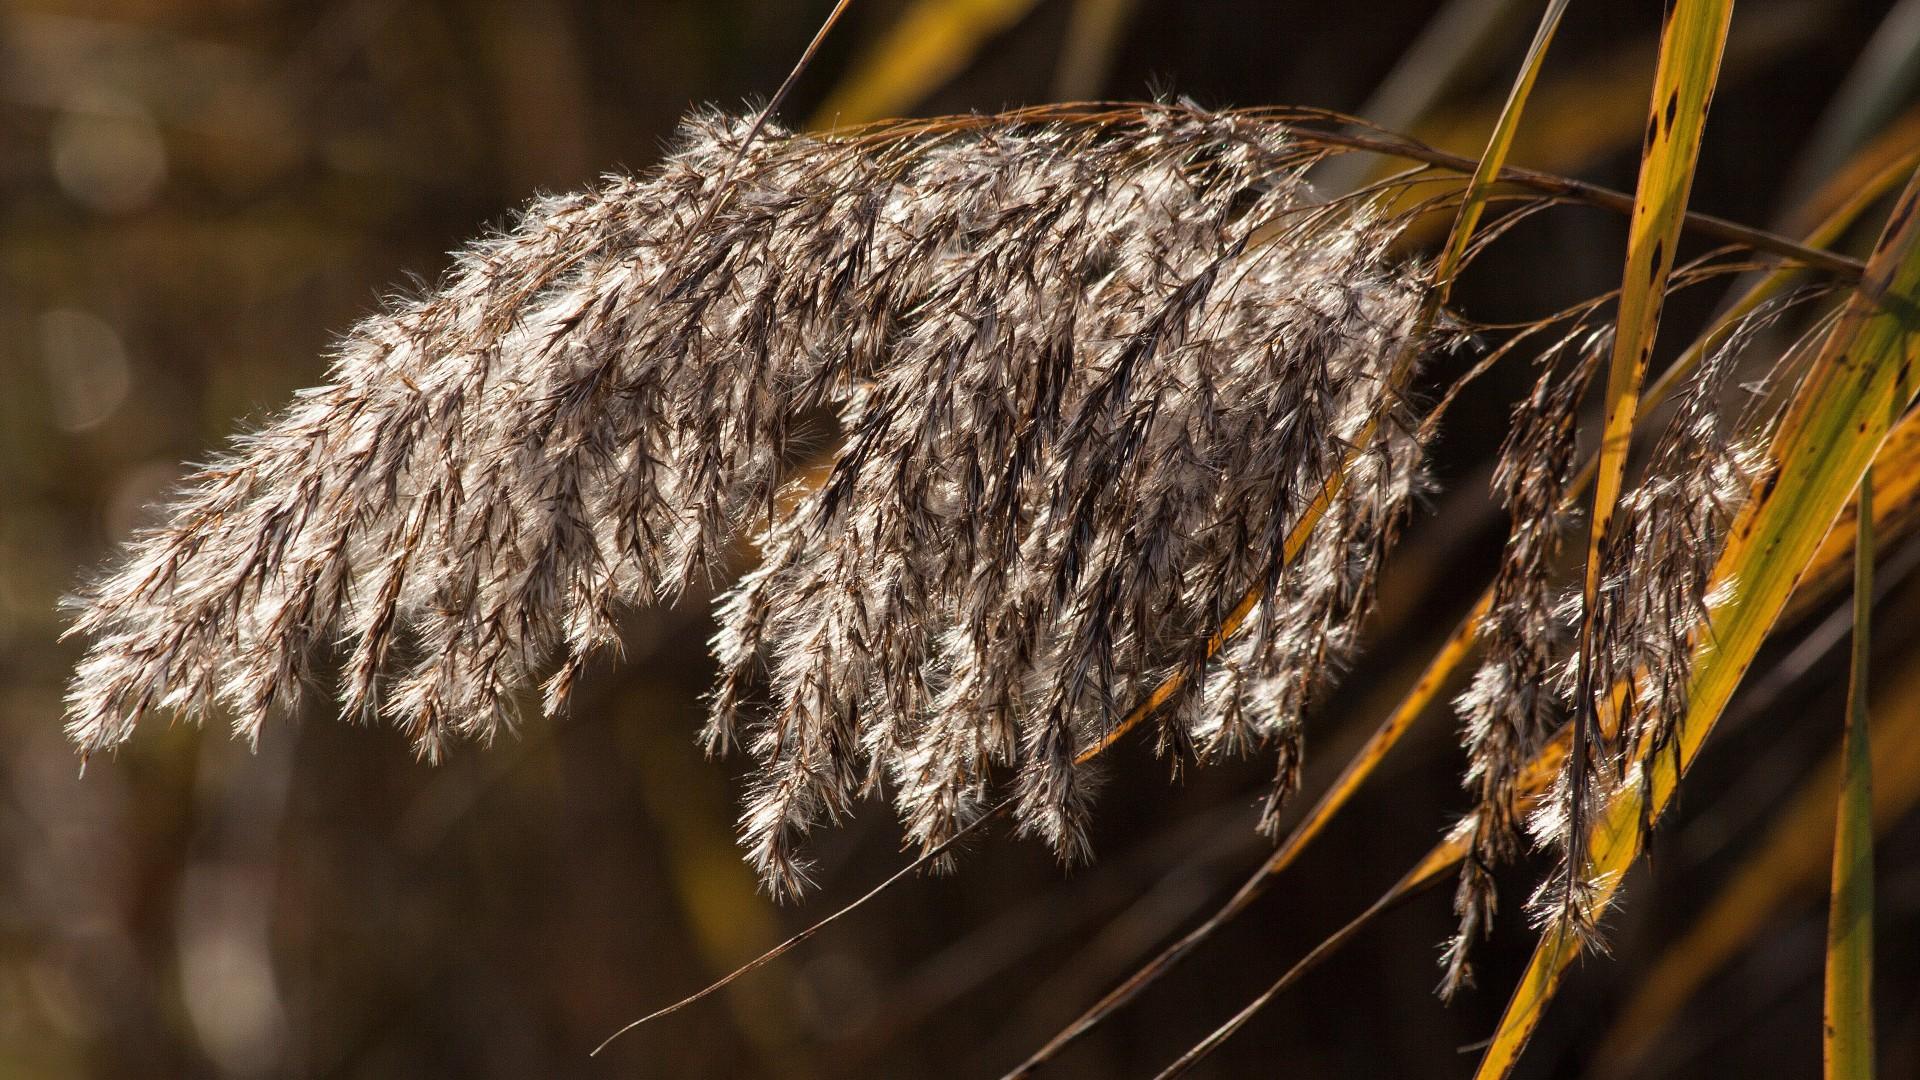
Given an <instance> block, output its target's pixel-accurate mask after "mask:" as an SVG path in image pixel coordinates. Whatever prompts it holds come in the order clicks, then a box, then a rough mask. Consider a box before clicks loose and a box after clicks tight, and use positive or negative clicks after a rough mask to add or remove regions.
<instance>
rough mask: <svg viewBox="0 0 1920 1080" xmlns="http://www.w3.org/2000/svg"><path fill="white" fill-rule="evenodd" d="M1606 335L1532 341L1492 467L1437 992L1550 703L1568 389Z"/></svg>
mask: <svg viewBox="0 0 1920 1080" xmlns="http://www.w3.org/2000/svg"><path fill="white" fill-rule="evenodd" d="M1612 344H1613V340H1612V328H1611V327H1600V328H1589V327H1586V326H1584V325H1576V326H1575V327H1574V328H1573V329H1572V330H1570V331H1569V332H1568V333H1566V334H1565V335H1564V336H1562V337H1561V338H1560V339H1559V340H1558V341H1557V342H1555V343H1554V344H1553V345H1552V346H1550V347H1549V348H1547V349H1546V350H1544V351H1543V352H1542V353H1541V355H1540V357H1539V360H1538V361H1537V362H1538V364H1539V367H1540V369H1541V370H1540V375H1539V377H1538V379H1537V380H1536V381H1535V383H1534V387H1533V391H1532V393H1530V394H1529V395H1528V396H1527V397H1526V398H1525V399H1524V400H1522V401H1520V402H1518V403H1517V404H1516V405H1515V406H1514V409H1513V426H1512V428H1511V429H1509V431H1508V433H1507V438H1506V441H1505V442H1504V443H1503V444H1502V446H1501V448H1500V457H1499V460H1498V462H1497V464H1496V466H1495V469H1494V474H1493V487H1494V491H1495V492H1496V494H1497V495H1498V496H1499V498H1500V501H1501V502H1502V504H1503V505H1504V506H1505V507H1506V509H1507V515H1508V518H1509V521H1510V522H1511V525H1510V528H1509V533H1508V537H1507V544H1506V547H1505V548H1504V549H1503V553H1502V557H1501V561H1500V566H1499V568H1498V570H1497V571H1496V572H1495V575H1494V583H1493V593H1492V602H1491V604H1490V605H1489V606H1488V608H1487V614H1486V617H1485V618H1484V619H1483V620H1482V621H1481V624H1480V630H1479V638H1480V642H1481V646H1482V648H1483V649H1484V654H1485V655H1484V659H1483V660H1482V661H1481V664H1480V667H1479V668H1478V669H1477V670H1476V671H1475V672H1474V675H1473V681H1472V683H1471V685H1469V687H1468V688H1467V689H1466V691H1464V692H1463V693H1462V694H1461V695H1460V696H1459V698H1458V699H1456V701H1455V709H1456V710H1457V711H1458V712H1459V714H1460V716H1461V719H1462V722H1463V726H1464V734H1465V742H1466V748H1467V773H1466V784H1467V787H1468V790H1469V791H1470V792H1471V794H1472V795H1473V799H1474V803H1473V809H1472V810H1471V811H1469V813H1468V816H1467V819H1466V821H1465V822H1464V823H1463V827H1468V828H1470V829H1471V833H1472V850H1471V852H1470V854H1469V857H1468V858H1466V859H1465V860H1463V861H1462V863H1461V869H1460V885H1459V888H1458V889H1457V890H1456V892H1455V894H1454V901H1453V906H1454V913H1455V914H1456V915H1458V916H1459V918H1460V928H1459V931H1458V932H1457V933H1456V934H1455V936H1454V937H1453V939H1452V940H1451V941H1449V942H1448V944H1447V946H1446V948H1445V950H1444V952H1443V954H1442V961H1441V963H1442V967H1443V968H1444V969H1445V976H1444V978H1443V979H1442V982H1441V993H1442V994H1443V995H1447V996H1451V995H1452V994H1453V993H1454V992H1456V991H1457V990H1459V989H1460V988H1461V987H1462V986H1465V985H1467V984H1468V983H1469V982H1470V981H1471V979H1472V969H1471V967H1470V966H1469V964H1468V957H1469V954H1470V953H1471V951H1472V945H1473V942H1474V941H1475V940H1476V939H1478V938H1480V937H1482V936H1484V935H1485V934H1487V933H1488V932H1489V931H1490V930H1491V929H1492V920H1493V913H1494V908H1495V904H1496V896H1495V886H1494V879H1493V870H1494V868H1495V867H1496V866H1499V865H1500V864H1501V863H1504V862H1507V861H1508V860H1510V859H1512V858H1513V856H1514V854H1515V852H1516V850H1517V846H1518V842H1519V834H1520V828H1519V825H1520V823H1519V821H1518V820H1517V818H1516V813H1517V809H1516V808H1517V806H1518V805H1519V781H1520V777H1521V774H1522V772H1523V771H1524V769H1525V768H1526V763H1527V761H1528V760H1529V759H1530V758H1531V757H1532V756H1533V754H1534V752H1535V751H1536V750H1538V749H1539V747H1540V745H1541V743H1542V741H1543V740H1544V739H1545V737H1546V734H1547V732H1549V731H1550V730H1552V727H1553V720H1554V718H1555V717H1556V716H1557V715H1559V712H1560V708H1561V703H1560V701H1559V700H1558V697H1557V695H1556V694H1555V693H1554V691H1553V688H1552V678H1551V677H1552V674H1553V671H1554V669H1555V668H1556V667H1557V666H1558V665H1559V663H1560V662H1561V661H1562V660H1563V659H1564V658H1565V656H1566V653H1567V649H1568V646H1569V644H1570V642H1571V640H1572V634H1571V632H1572V625H1573V624H1569V623H1568V622H1567V621H1566V620H1565V617H1564V615H1563V614H1562V613H1561V612H1559V611H1558V610H1557V604H1556V602H1555V595H1554V587H1553V582H1552V576H1553V572H1554V558H1555V556H1556V555H1557V554H1558V553H1559V550H1560V544H1561V541H1562V539H1563V537H1564V533H1565V528H1566V525H1567V521H1566V519H1565V515H1563V514H1562V512H1561V511H1562V508H1563V506H1564V504H1565V502H1566V497H1567V487H1568V484H1569V482H1570V480H1571V479H1572V467H1573V455H1574V451H1575V449H1576V446H1577V436H1578V429H1577V425H1576V420H1577V414H1578V411H1579V407H1580V401H1581V399H1582V398H1583V397H1585V396H1586V391H1587V387H1588V386H1589V385H1590V384H1591V383H1592V381H1593V376H1594V373H1595V372H1596V371H1598V370H1599V367H1600V361H1601V359H1602V358H1603V357H1605V356H1606V354H1607V351H1608V350H1609V349H1610V348H1612Z"/></svg>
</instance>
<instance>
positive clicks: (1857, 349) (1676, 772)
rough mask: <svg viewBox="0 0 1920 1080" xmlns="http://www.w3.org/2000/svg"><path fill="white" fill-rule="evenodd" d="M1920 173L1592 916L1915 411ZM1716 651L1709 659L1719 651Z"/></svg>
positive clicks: (1810, 406) (1799, 416)
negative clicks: (1885, 446)
mask: <svg viewBox="0 0 1920 1080" xmlns="http://www.w3.org/2000/svg"><path fill="white" fill-rule="evenodd" d="M1917 203H1920V175H1916V176H1915V177H1914V178H1913V180H1911V181H1909V183H1908V185H1907V188H1906V190H1905V192H1903V193H1902V195H1901V197H1900V199H1899V201H1898V202H1897V203H1896V204H1895V206H1894V210H1893V214H1892V217H1891V219H1890V220H1889V222H1888V224H1887V228H1886V231H1885V233H1884V234H1883V235H1882V237H1881V239H1880V242H1879V243H1878V244H1877V245H1876V246H1875V249H1874V254H1873V257H1872V258H1871V259H1870V260H1869V262H1868V267H1867V275H1866V277H1865V278H1864V279H1863V280H1862V282H1861V284H1860V286H1859V287H1858V288H1857V289H1856V290H1855V291H1854V293H1853V294H1852V296H1850V297H1849V299H1848V302H1847V305H1846V307H1845V309H1844V310H1843V312H1842V314H1841V317H1840V319H1839V321H1838V322H1837V323H1836V324H1835V325H1834V328H1833V330H1832V332H1831V333H1830V334H1829V336H1828V338H1827V341H1826V343H1825V346H1824V347H1823V348H1822V350H1821V352H1820V355H1819V356H1818V357H1816V358H1815V360H1814V364H1813V368H1812V371H1811V372H1810V374H1809V376H1808V378H1807V381H1806V383H1805V385H1804V386H1803V387H1802V388H1801V390H1800V392H1799V393H1798V394H1797V395H1796V397H1795V399H1794V402H1793V404H1792V406H1791V407H1790V409H1789V411H1788V413H1787V416H1786V418H1785V420H1784V421H1783V422H1782V425H1781V428H1780V431H1779V432H1778V434H1777V435H1776V437H1775V439H1774V443H1773V446H1772V448H1771V450H1770V451H1769V457H1770V459H1771V461H1772V464H1773V467H1774V469H1773V473H1772V476H1771V478H1770V479H1769V480H1767V481H1765V482H1763V484H1762V485H1761V487H1760V488H1759V489H1758V490H1756V491H1755V492H1754V498H1753V499H1751V500H1750V501H1749V503H1748V504H1747V506H1746V508H1745V509H1744V510H1743V511H1742V513H1741V516H1740V519H1739V521H1738V522H1737V523H1736V525H1735V528H1734V531H1733V535H1732V537H1731V538H1730V540H1729V542H1728V545H1727V548H1726V550H1725V551H1724V552H1723V553H1722V555H1721V557H1720V560H1719V562H1718V564H1717V565H1716V567H1715V569H1714V572H1713V582H1714V584H1715V586H1716V587H1718V588H1720V589H1723V590H1724V592H1725V595H1726V596H1727V601H1726V603H1725V604H1724V606H1721V607H1720V608H1719V609H1718V610H1717V612H1716V613H1715V616H1714V622H1713V627H1712V635H1711V640H1710V641H1708V640H1706V639H1704V637H1703V640H1702V643H1701V645H1700V646H1698V647H1697V651H1696V658H1695V665H1694V670H1693V678H1692V685H1691V687H1690V689H1689V693H1688V700H1689V702H1690V706H1689V710H1688V716H1687V718H1686V722H1685V724H1684V725H1683V726H1682V727H1681V729H1680V732H1679V735H1678V737H1677V738H1676V739H1675V743H1674V747H1673V749H1674V752H1673V753H1671V754H1669V753H1660V754H1658V755H1655V756H1653V757H1651V758H1648V757H1647V756H1646V754H1645V748H1644V747H1636V748H1634V751H1633V754H1632V756H1631V758H1630V759H1629V762H1628V769H1629V774H1631V772H1632V771H1633V770H1638V769H1640V768H1641V767H1642V766H1644V767H1645V768H1644V775H1646V776H1647V777H1648V780H1647V782H1646V784H1645V785H1642V784H1628V785H1625V786H1623V787H1622V788H1621V789H1620V790H1619V792H1618V793H1617V794H1616V795H1615V796H1614V797H1613V798H1612V799H1611V800H1609V801H1608V803H1607V804H1606V806H1605V807H1604V809H1603V811H1602V813H1601V815H1600V817H1599V819H1598V820H1596V821H1595V822H1594V823H1593V827H1592V832H1591V834H1590V835H1589V837H1588V857H1589V864H1588V870H1587V876H1588V878H1589V879H1590V880H1593V881H1595V882H1596V888H1595V889H1594V890H1593V897H1592V899H1591V905H1592V907H1591V912H1590V914H1592V913H1597V912H1598V911H1599V910H1602V909H1603V908H1604V907H1605V905H1606V904H1608V903H1609V902H1610V901H1611V899H1612V897H1613V894H1614V893H1615V891H1616V890H1617V889H1618V887H1619V883H1620V879H1621V877H1622V875H1624V873H1625V871H1626V870H1627V868H1628V867H1629V866H1630V865H1631V864H1632V862H1633V860H1634V859H1635V857H1637V856H1638V854H1639V851H1640V842H1641V839H1642V836H1641V833H1642V825H1643V822H1645V821H1649V820H1653V819H1655V818H1657V817H1658V816H1659V813H1660V812H1661V811H1662V810H1664V809H1665V808H1666V805H1667V802H1668V801H1669V800H1670V799H1671V798H1672V796H1673V792H1674V789H1675V787H1676V785H1677V784H1678V782H1679V776H1680V774H1681V773H1682V772H1683V771H1684V770H1685V769H1686V767H1687V766H1688V765H1689V764H1691V763H1692V761H1693V759H1694V757H1695V756H1696V755H1697V754H1698V753H1699V751H1700V747H1701V746H1702V744H1703V743H1704V742H1705V740H1706V738H1707V736H1708V734H1710V733H1711V732H1712V730H1713V725H1714V723H1715V722H1716V721H1717V720H1718V719H1719V717H1720V714H1721V712H1722V711H1723V710H1724V709H1725V707H1726V704H1727V701H1728V699H1729V698H1731V697H1732V695H1733V691H1734V689H1735V688H1736V687H1737V686H1738V685H1739V682H1740V679H1741V677H1742V676H1743V675H1744V674H1745V673H1746V669H1747V666H1748V665H1749V664H1751V663H1752V661H1753V657H1754V654H1755V653H1756V652H1757V651H1758V650H1759V647H1760V645H1761V643H1762V642H1763V641H1764V639H1765V638H1766V636H1767V635H1768V633H1769V632H1770V631H1771V630H1772V628H1773V624H1774V622H1775V620H1776V619H1777V617H1778V616H1779V614H1780V612H1781V610H1782V609H1783V608H1784V607H1785V606H1786V603H1787V599H1788V597H1789V596H1790V595H1791V593H1792V592H1793V590H1794V587H1795V585H1796V584H1797V583H1798V581H1799V580H1800V578H1801V577H1802V576H1803V575H1804V574H1805V572H1806V570H1807V568H1808V565H1809V563H1810V561H1811V560H1812V559H1813V557H1814V556H1815V555H1816V554H1817V552H1818V549H1819V546H1820V542H1821V539H1822V538H1823V537H1824V536H1825V535H1826V533H1827V531H1828V530H1829V529H1830V528H1831V527H1832V525H1833V523H1834V520H1835V519H1836V518H1838V517H1839V516H1840V512H1841V511H1842V510H1843V509H1844V507H1845V505H1846V503H1847V502H1848V501H1849V500H1850V499H1851V497H1852V494H1853V492H1854V490H1855V489H1856V488H1857V487H1858V485H1859V482H1860V478H1861V477H1862V475H1864V474H1865V473H1866V471H1867V468H1868V466H1869V465H1870V464H1871V463H1872V461H1873V458H1874V456H1875V455H1876V454H1877V453H1878V451H1879V449H1880V446H1881V443H1882V442H1883V441H1884V440H1885V438H1886V436H1887V433H1888V430H1889V428H1890V427H1891V425H1892V424H1893V422H1894V420H1895V419H1896V418H1897V417H1898V416H1899V415H1900V413H1901V412H1902V411H1904V410H1905V408H1906V407H1907V406H1908V405H1909V404H1910V403H1911V401H1912V400H1913V396H1914V390H1915V388H1916V386H1920V379H1917V378H1916V373H1915V370H1914V364H1915V362H1916V361H1920V311H1917V310H1916V299H1917V298H1920V245H1917V244H1916V243H1915V239H1916V236H1920V219H1917V218H1916V216H1915V210H1916V204H1917ZM1709 645H1710V646H1711V647H1708V646H1709ZM1575 944H1576V943H1575V942H1573V941H1572V940H1570V935H1569V934H1568V933H1567V932H1566V931H1565V928H1564V927H1561V926H1555V927H1552V928H1549V929H1548V930H1547V932H1546V933H1545V934H1544V935H1543V937H1542V939H1541V941H1540V943H1539V945H1538V946H1537V947H1536V948H1535V950H1534V954H1533V959H1532V961H1531V962H1530V963H1529V965H1528V968H1527V971H1526V973H1525V975H1524V976H1523V977H1522V978H1521V981H1520V984H1519V986H1518V987H1516V988H1515V990H1514V993H1513V996H1512V998H1511V999H1510V1000H1509V1002H1508V1004H1507V1008H1506V1011H1505V1013H1504V1014H1503V1015H1502V1017H1501V1020H1500V1025H1499V1028H1498V1029H1497V1031H1496V1032H1495V1035H1494V1038H1493V1041H1492V1042H1491V1044H1490V1045H1489V1046H1488V1048H1487V1052H1486V1055H1485V1056H1484V1057H1483V1058H1482V1059H1481V1063H1480V1069H1479V1072H1478V1073H1477V1075H1478V1076H1479V1077H1481V1078H1482V1080H1491V1078H1495V1077H1504V1076H1506V1075H1508V1073H1509V1072H1511V1070H1512V1068H1513V1066H1514V1064H1515V1063H1516V1062H1517V1061H1518V1059H1519V1055H1520V1052H1521V1051H1522V1050H1523V1049H1524V1048H1525V1046H1526V1043H1527V1040H1528V1038H1529V1037H1530V1036H1531V1035H1532V1033H1533V1030H1534V1028H1535V1027H1536V1026H1537V1025H1538V1024H1539V1021H1540V1017H1541V1015H1542V1013H1543V1012H1544V1010H1545V1008H1546V1005H1547V1003H1548V1001H1550V1000H1551V999H1552V996H1553V993H1554V991H1555V990H1556V989H1557V988H1558V986H1559V982H1560V979H1561V976H1562V975H1564V974H1565V972H1566V969H1567V966H1568V965H1569V964H1571V963H1572V962H1573V958H1574V956H1575V955H1577V953H1578V949H1577V948H1576V947H1575Z"/></svg>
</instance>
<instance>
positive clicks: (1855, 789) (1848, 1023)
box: [1822, 469, 1874, 1080]
mask: <svg viewBox="0 0 1920 1080" xmlns="http://www.w3.org/2000/svg"><path fill="white" fill-rule="evenodd" d="M1859 504H1860V514H1859V522H1860V525H1859V528H1858V529H1857V530H1856V538H1855V541H1854V545H1855V546H1854V552H1855V554H1854V561H1853V664H1852V674H1851V677H1850V678H1849V679H1848V682H1847V719H1846V732H1845V734H1844V735H1843V736H1842V739H1841V754H1840V760H1841V785H1840V799H1839V805H1838V808H1837V811H1836V813H1835V815H1834V833H1833V891H1832V899H1831V900H1830V902H1829V906H1828V908H1827V972H1826V1023H1825V1025H1824V1026H1823V1028H1822V1031H1823V1033H1824V1038H1823V1041H1822V1050H1823V1054H1822V1060H1823V1062H1824V1064H1825V1068H1826V1076H1827V1080H1869V1078H1871V1077H1872V1076H1873V751H1872V749H1871V740H1870V737H1869V734H1868V730H1869V724H1868V719H1867V671H1868V663H1869V657H1870V655H1871V653H1872V649H1873V643H1872V634H1871V633H1870V630H1869V627H1870V626H1871V625H1872V621H1873V556H1874V542H1873V470H1872V469H1868V470H1867V474H1866V475H1865V476H1864V477H1862V478H1861V480H1860V495H1859Z"/></svg>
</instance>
